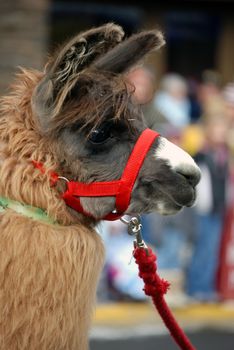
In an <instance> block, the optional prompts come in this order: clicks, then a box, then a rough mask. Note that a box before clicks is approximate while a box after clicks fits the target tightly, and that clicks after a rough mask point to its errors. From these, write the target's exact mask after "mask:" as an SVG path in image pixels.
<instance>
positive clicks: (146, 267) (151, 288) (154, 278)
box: [133, 247, 170, 296]
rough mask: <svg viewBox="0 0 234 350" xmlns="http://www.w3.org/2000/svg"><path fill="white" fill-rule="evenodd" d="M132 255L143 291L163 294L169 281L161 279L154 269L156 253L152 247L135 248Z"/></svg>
mask: <svg viewBox="0 0 234 350" xmlns="http://www.w3.org/2000/svg"><path fill="white" fill-rule="evenodd" d="M133 256H134V258H135V260H136V263H137V264H138V267H139V276H140V277H141V278H142V279H143V281H144V284H145V286H144V289H143V290H144V292H145V294H146V295H149V296H156V295H163V294H165V293H166V292H167V291H168V289H169V286H170V284H169V282H167V281H166V280H164V279H161V278H160V277H159V276H158V275H157V273H156V271H157V266H156V255H155V254H154V253H153V252H152V249H150V248H147V249H143V248H139V247H137V248H135V249H134V251H133Z"/></svg>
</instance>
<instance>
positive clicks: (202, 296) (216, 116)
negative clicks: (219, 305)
mask: <svg viewBox="0 0 234 350" xmlns="http://www.w3.org/2000/svg"><path fill="white" fill-rule="evenodd" d="M206 112H207V114H206V115H205V116H204V121H203V128H204V140H205V142H204V145H203V148H202V149H201V150H200V151H199V152H198V153H197V154H196V156H195V160H196V162H197V163H198V165H199V167H200V169H201V173H202V176H201V181H200V183H199V185H198V190H197V202H196V206H195V211H196V223H197V228H196V237H195V241H194V247H193V254H192V257H191V261H190V264H189V266H188V269H187V279H186V289H187V292H188V294H189V295H190V296H192V297H193V298H195V299H198V300H200V301H215V300H217V298H218V295H217V289H216V276H217V267H218V259H219V250H220V239H221V234H222V226H223V217H224V213H225V206H226V185H227V180H228V160H229V155H228V146H227V134H228V123H227V118H226V114H225V109H224V105H223V103H221V104H220V105H218V104H217V101H215V104H214V105H213V104H210V106H209V108H208V107H207V110H206Z"/></svg>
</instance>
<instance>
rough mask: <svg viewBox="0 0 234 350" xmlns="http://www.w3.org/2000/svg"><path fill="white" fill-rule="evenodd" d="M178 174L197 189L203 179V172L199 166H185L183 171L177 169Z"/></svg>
mask: <svg viewBox="0 0 234 350" xmlns="http://www.w3.org/2000/svg"><path fill="white" fill-rule="evenodd" d="M176 172H177V173H178V174H180V175H182V176H183V177H185V179H186V180H187V181H188V183H189V184H190V185H191V186H193V187H195V186H196V185H197V184H198V183H199V181H200V179H201V171H200V169H199V168H198V166H196V165H194V166H184V167H182V168H181V169H177V170H176Z"/></svg>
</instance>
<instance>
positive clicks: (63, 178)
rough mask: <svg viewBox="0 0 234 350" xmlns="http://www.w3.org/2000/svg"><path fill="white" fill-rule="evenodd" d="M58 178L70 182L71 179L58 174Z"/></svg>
mask: <svg viewBox="0 0 234 350" xmlns="http://www.w3.org/2000/svg"><path fill="white" fill-rule="evenodd" d="M58 179H61V180H64V181H65V182H69V180H68V179H67V178H66V177H64V176H58Z"/></svg>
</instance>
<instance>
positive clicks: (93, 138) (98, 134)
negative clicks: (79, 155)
mask: <svg viewBox="0 0 234 350" xmlns="http://www.w3.org/2000/svg"><path fill="white" fill-rule="evenodd" d="M110 137H111V128H110V125H104V126H103V127H100V128H97V129H94V130H93V131H92V132H91V134H90V135H89V141H90V142H91V143H94V144H102V143H104V142H106V141H107V140H108V139H109V138H110Z"/></svg>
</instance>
